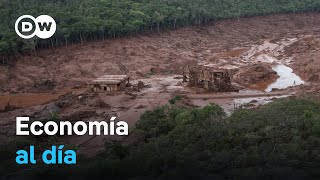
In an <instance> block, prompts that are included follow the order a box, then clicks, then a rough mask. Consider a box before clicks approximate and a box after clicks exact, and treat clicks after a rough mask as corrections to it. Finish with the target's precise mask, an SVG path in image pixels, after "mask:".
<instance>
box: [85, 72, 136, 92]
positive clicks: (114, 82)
mask: <svg viewBox="0 0 320 180" xmlns="http://www.w3.org/2000/svg"><path fill="white" fill-rule="evenodd" d="M129 81H130V77H129V76H127V75H104V76H101V77H99V78H97V79H95V80H93V81H92V82H90V83H89V85H90V89H91V91H92V92H117V91H122V90H124V89H125V87H126V86H127V85H129V84H130V82H129Z"/></svg>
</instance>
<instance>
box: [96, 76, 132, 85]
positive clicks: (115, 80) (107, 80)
mask: <svg viewBox="0 0 320 180" xmlns="http://www.w3.org/2000/svg"><path fill="white" fill-rule="evenodd" d="M128 78H129V76H127V75H103V76H101V77H99V78H97V79H95V80H93V81H92V82H91V84H120V83H121V82H123V81H125V80H127V79H128Z"/></svg>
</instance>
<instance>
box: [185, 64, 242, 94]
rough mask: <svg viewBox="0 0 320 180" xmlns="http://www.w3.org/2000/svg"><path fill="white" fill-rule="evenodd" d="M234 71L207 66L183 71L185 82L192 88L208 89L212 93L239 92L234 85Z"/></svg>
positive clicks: (188, 68) (189, 67)
mask: <svg viewBox="0 0 320 180" xmlns="http://www.w3.org/2000/svg"><path fill="white" fill-rule="evenodd" d="M232 76H233V72H232V70H228V69H215V68H213V67H207V66H201V65H197V66H188V67H186V68H184V71H183V81H184V82H188V85H189V86H190V87H197V88H203V89H207V90H209V91H212V92H230V91H237V89H235V88H234V87H233V86H232V84H231V81H232Z"/></svg>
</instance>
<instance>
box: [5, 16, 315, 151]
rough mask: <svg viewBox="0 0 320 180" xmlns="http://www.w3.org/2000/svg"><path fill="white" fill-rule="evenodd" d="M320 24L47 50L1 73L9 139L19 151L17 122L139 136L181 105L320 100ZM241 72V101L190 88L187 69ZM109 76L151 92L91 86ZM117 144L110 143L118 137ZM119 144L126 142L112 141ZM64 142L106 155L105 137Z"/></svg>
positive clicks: (197, 31)
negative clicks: (176, 102) (118, 124)
mask: <svg viewBox="0 0 320 180" xmlns="http://www.w3.org/2000/svg"><path fill="white" fill-rule="evenodd" d="M319 19H320V14H299V15H273V16H267V17H254V18H243V19H239V20H228V21H222V22H218V23H215V24H211V25H207V26H204V27H188V28H181V29H178V30H172V31H168V32H162V33H159V34H152V35H141V36H137V37H129V38H123V39H113V40H105V41H100V42H91V43H84V44H76V45H70V46H68V47H61V48H57V49H45V50H39V51H38V52H37V55H36V56H34V55H23V56H21V57H20V58H19V59H17V63H16V64H15V65H14V66H12V67H0V84H1V86H0V92H1V93H0V124H1V127H2V128H1V133H0V134H1V139H2V140H4V141H6V142H10V141H11V140H12V137H14V136H13V135H14V133H15V128H14V125H15V117H17V116H29V117H33V118H42V117H47V116H50V115H52V113H54V114H57V115H58V116H59V117H60V118H61V119H63V120H69V121H79V120H83V121H92V120H98V121H99V120H107V119H109V118H110V117H111V116H113V115H116V116H117V117H118V118H119V119H120V120H125V121H127V122H128V123H129V125H130V129H133V127H134V124H135V123H136V122H137V121H138V119H139V117H140V115H141V114H142V113H143V112H145V111H146V110H150V109H152V108H154V107H156V106H160V105H164V104H166V103H168V101H169V100H170V99H171V98H173V97H175V96H176V95H180V96H184V97H185V98H184V101H183V103H184V104H185V105H186V106H204V105H206V104H208V103H217V104H219V105H221V106H222V107H223V108H224V109H225V110H226V111H227V112H228V113H231V112H232V111H233V110H234V109H235V108H238V107H239V106H242V105H243V104H245V105H246V106H247V107H248V108H254V107H256V106H257V105H260V104H265V103H268V102H270V101H272V100H273V99H274V98H281V97H288V96H294V95H301V94H304V93H305V92H309V93H318V92H319V87H320V86H319V84H318V82H319V72H320V34H319V32H320V21H319ZM194 64H201V65H204V66H209V67H210V66H212V67H219V68H226V69H234V72H235V74H234V80H233V84H234V85H236V86H238V87H242V88H243V89H242V90H241V91H240V92H239V93H236V92H232V93H208V92H205V91H203V90H201V89H195V88H189V87H187V85H186V84H183V83H182V79H181V78H182V77H181V73H182V67H183V66H185V65H194ZM105 74H127V75H130V76H131V78H132V80H133V81H132V83H133V84H136V83H137V82H138V81H142V82H144V84H145V86H146V87H145V88H143V89H142V90H141V91H135V90H127V91H125V92H119V93H113V94H106V93H99V94H94V93H90V92H89V90H88V88H87V87H86V83H88V82H90V81H91V80H93V79H94V78H96V77H99V76H102V75H105ZM108 138H110V137H108ZM111 138H116V139H117V138H118V137H111ZM62 139H63V141H65V142H67V143H71V144H75V145H78V146H80V150H81V152H84V153H88V152H96V151H98V150H100V149H101V148H102V147H103V145H104V142H105V140H106V139H105V137H103V136H97V137H89V136H79V137H76V136H71V137H64V138H62Z"/></svg>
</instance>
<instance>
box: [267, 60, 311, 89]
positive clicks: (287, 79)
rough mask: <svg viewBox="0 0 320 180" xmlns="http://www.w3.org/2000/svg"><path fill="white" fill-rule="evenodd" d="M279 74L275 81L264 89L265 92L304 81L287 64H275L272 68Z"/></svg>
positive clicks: (296, 84)
mask: <svg viewBox="0 0 320 180" xmlns="http://www.w3.org/2000/svg"><path fill="white" fill-rule="evenodd" d="M272 69H273V70H274V71H276V72H277V74H278V75H279V76H280V77H279V78H278V79H277V81H276V82H274V83H272V84H270V85H269V86H268V88H267V89H266V90H265V91H266V92H271V91H272V89H286V88H288V87H291V86H298V85H301V84H304V83H305V82H304V81H303V80H302V79H301V78H300V77H299V76H298V75H296V74H294V73H293V70H292V69H291V68H289V67H288V66H285V65H283V64H279V65H276V66H274V67H273V68H272Z"/></svg>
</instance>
